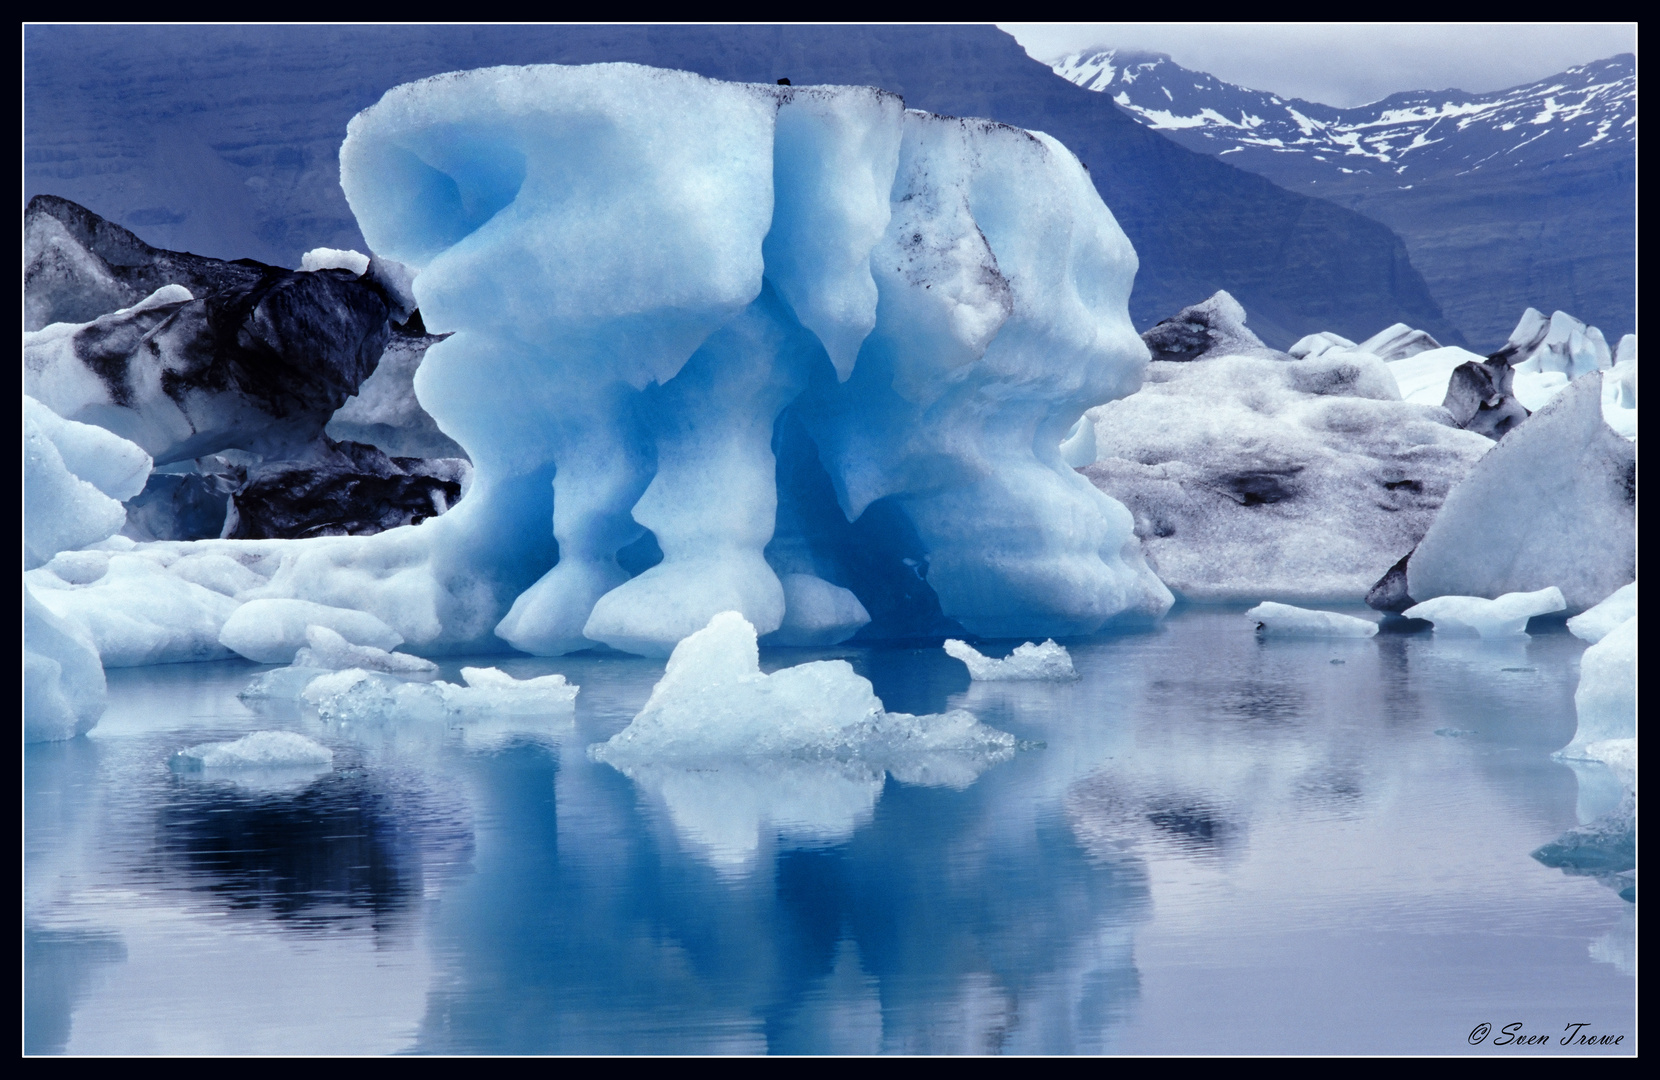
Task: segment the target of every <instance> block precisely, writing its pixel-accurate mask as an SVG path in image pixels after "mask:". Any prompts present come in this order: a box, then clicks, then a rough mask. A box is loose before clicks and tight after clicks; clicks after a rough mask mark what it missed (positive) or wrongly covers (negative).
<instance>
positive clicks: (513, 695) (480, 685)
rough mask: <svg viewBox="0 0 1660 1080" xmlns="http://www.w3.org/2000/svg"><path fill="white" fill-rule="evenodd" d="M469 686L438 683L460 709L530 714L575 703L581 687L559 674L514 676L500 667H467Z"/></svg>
mask: <svg viewBox="0 0 1660 1080" xmlns="http://www.w3.org/2000/svg"><path fill="white" fill-rule="evenodd" d="M461 678H462V680H463V681H465V682H466V684H467V685H466V686H464V687H463V686H456V685H454V684H453V683H439V684H438V685H439V687H440V688H441V689H442V690H443V692H444V696H445V700H447V701H449V702H450V704H451V705H453V706H454V707H456V708H458V709H462V710H468V709H474V710H480V711H483V710H489V711H491V712H511V713H523V714H530V715H541V714H543V713H552V712H560V711H563V710H565V709H568V708H572V707H574V704H575V702H576V695H577V692H578V690H580V689H581V688H580V687H576V686H572V685H571V684H570V683H568V682H566V681H565V676H563V675H559V674H553V675H542V676H538V677H537V678H533V679H515V678H514V677H513V676H511V675H509V674H508V673H507V672H505V671H502V670H501V669H500V668H493V667H487V668H477V667H464V668H462V669H461Z"/></svg>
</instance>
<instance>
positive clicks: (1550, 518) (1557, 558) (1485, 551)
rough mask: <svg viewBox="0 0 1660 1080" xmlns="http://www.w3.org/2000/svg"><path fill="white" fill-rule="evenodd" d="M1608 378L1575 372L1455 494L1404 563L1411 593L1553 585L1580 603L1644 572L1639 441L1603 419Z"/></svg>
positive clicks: (1492, 592)
mask: <svg viewBox="0 0 1660 1080" xmlns="http://www.w3.org/2000/svg"><path fill="white" fill-rule="evenodd" d="M1601 380H1602V375H1601V374H1600V373H1598V372H1593V373H1591V374H1589V375H1587V376H1585V377H1584V378H1581V379H1577V380H1575V381H1574V383H1573V384H1572V385H1571V386H1569V388H1568V389H1567V390H1565V391H1563V392H1562V393H1561V394H1560V395H1558V396H1557V398H1556V399H1555V400H1554V401H1552V402H1551V403H1550V404H1549V405H1547V406H1546V407H1545V408H1544V409H1541V410H1540V411H1539V412H1537V413H1535V414H1534V415H1533V416H1532V417H1530V418H1529V419H1528V420H1527V422H1526V423H1524V424H1522V425H1520V426H1519V427H1517V428H1516V429H1515V430H1514V431H1512V432H1511V433H1510V434H1508V435H1506V436H1505V437H1504V439H1503V441H1502V442H1500V443H1499V444H1498V445H1497V446H1495V447H1493V448H1492V450H1490V451H1489V452H1488V453H1487V455H1486V456H1485V457H1483V458H1482V459H1481V460H1480V461H1479V462H1478V463H1477V464H1476V466H1475V468H1473V469H1471V470H1470V474H1469V475H1468V476H1467V477H1465V478H1464V480H1463V481H1462V482H1461V483H1459V484H1458V486H1457V487H1455V488H1453V489H1452V491H1450V492H1448V493H1447V497H1446V501H1445V502H1444V503H1443V504H1442V505H1441V509H1440V512H1439V513H1437V514H1436V516H1435V521H1434V523H1433V524H1431V525H1430V527H1429V530H1428V531H1427V532H1426V533H1425V534H1424V537H1423V540H1422V541H1421V542H1420V543H1419V544H1418V547H1417V550H1416V551H1413V552H1412V555H1411V557H1410V559H1409V560H1408V562H1407V567H1406V584H1407V589H1406V591H1407V593H1408V594H1409V595H1410V596H1411V597H1412V598H1414V599H1417V600H1426V599H1428V598H1430V597H1433V596H1487V597H1495V596H1499V595H1501V594H1503V593H1512V592H1527V591H1531V590H1536V589H1541V588H1544V587H1546V586H1556V587H1559V588H1560V589H1561V590H1562V595H1563V597H1564V598H1565V599H1566V600H1567V603H1568V611H1569V612H1570V613H1573V614H1577V613H1578V612H1580V611H1583V610H1585V609H1586V608H1589V607H1590V606H1591V605H1592V604H1595V603H1597V602H1598V601H1600V600H1602V599H1603V598H1604V597H1606V596H1608V595H1609V594H1610V593H1612V592H1613V591H1614V590H1615V589H1617V588H1619V587H1620V586H1621V585H1624V584H1625V583H1626V582H1628V581H1631V580H1633V579H1634V578H1635V577H1636V576H1637V531H1636V529H1637V518H1636V483H1637V475H1636V448H1635V447H1634V446H1633V445H1632V444H1631V443H1629V442H1627V441H1626V440H1625V439H1622V438H1620V437H1619V436H1618V435H1616V434H1615V433H1614V432H1613V431H1611V430H1609V427H1608V425H1607V424H1605V423H1604V422H1603V419H1602V385H1601ZM1400 550H1402V551H1406V550H1408V548H1407V547H1405V546H1403V547H1402V548H1401V549H1400Z"/></svg>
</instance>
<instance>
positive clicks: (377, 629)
mask: <svg viewBox="0 0 1660 1080" xmlns="http://www.w3.org/2000/svg"><path fill="white" fill-rule="evenodd" d="M310 626H326V627H328V628H329V629H330V630H333V631H335V632H336V633H338V634H339V635H340V636H341V637H343V638H345V639H346V640H347V641H349V642H351V643H352V644H354V645H370V646H373V647H374V648H377V649H384V650H386V651H387V652H390V651H391V650H393V649H395V648H397V647H398V646H399V645H402V644H403V637H402V636H401V635H400V634H399V633H398V632H397V631H396V630H393V629H392V628H391V627H389V626H387V625H386V624H385V623H383V622H381V621H380V620H379V619H377V618H375V617H374V616H373V615H369V614H367V613H365V612H362V611H352V610H350V609H347V608H337V607H329V606H328V605H326V604H314V603H312V602H311V601H309V600H250V601H248V602H247V603H246V604H243V605H242V606H241V607H239V608H237V609H236V611H235V613H234V614H232V615H231V617H230V618H228V619H226V620H225V625H224V628H223V629H222V630H220V632H219V642H220V644H222V645H224V646H225V647H226V648H227V649H230V650H231V651H232V652H235V653H238V654H240V655H242V656H245V657H247V658H248V659H249V660H257V661H258V662H260V663H262V664H287V663H292V662H293V660H294V654H295V653H297V652H298V651H299V650H300V648H301V647H302V646H304V645H305V644H306V628H307V627H310Z"/></svg>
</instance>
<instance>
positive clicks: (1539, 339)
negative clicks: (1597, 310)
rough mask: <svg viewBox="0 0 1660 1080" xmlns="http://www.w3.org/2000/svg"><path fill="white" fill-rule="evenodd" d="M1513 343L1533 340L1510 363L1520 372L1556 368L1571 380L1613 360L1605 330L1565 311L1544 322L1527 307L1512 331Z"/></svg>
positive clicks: (1511, 340)
mask: <svg viewBox="0 0 1660 1080" xmlns="http://www.w3.org/2000/svg"><path fill="white" fill-rule="evenodd" d="M1541 330H1542V331H1543V332H1542V334H1541ZM1510 343H1512V344H1523V345H1527V344H1531V347H1528V348H1525V350H1524V351H1522V352H1520V353H1519V354H1518V355H1516V356H1514V357H1513V358H1512V359H1511V367H1513V368H1515V369H1516V371H1517V374H1518V375H1520V374H1524V373H1530V372H1552V371H1554V372H1560V373H1562V374H1564V375H1566V376H1567V377H1568V379H1569V380H1570V381H1572V380H1574V379H1577V378H1579V377H1580V376H1581V375H1586V374H1589V373H1590V372H1593V371H1599V370H1603V369H1606V368H1610V367H1612V366H1613V364H1614V361H1613V354H1612V352H1611V351H1610V350H1609V348H1608V341H1607V339H1605V338H1604V337H1603V335H1602V331H1601V330H1598V329H1597V328H1596V327H1594V326H1586V325H1585V324H1584V323H1582V322H1580V321H1579V320H1578V319H1576V318H1574V317H1573V316H1572V315H1569V314H1568V313H1567V312H1565V311H1558V312H1556V313H1555V314H1553V315H1552V316H1551V317H1550V320H1549V322H1545V321H1544V316H1542V315H1541V314H1540V313H1539V312H1538V311H1536V310H1534V309H1533V308H1528V309H1527V311H1526V312H1524V313H1523V315H1522V319H1521V322H1519V323H1518V324H1517V325H1516V329H1515V330H1514V331H1513V332H1512V333H1511V335H1510Z"/></svg>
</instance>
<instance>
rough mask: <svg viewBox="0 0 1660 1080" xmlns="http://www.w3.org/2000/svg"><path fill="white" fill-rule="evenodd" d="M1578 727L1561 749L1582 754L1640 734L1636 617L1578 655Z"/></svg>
mask: <svg viewBox="0 0 1660 1080" xmlns="http://www.w3.org/2000/svg"><path fill="white" fill-rule="evenodd" d="M1574 711H1575V712H1577V713H1578V714H1579V727H1578V729H1577V730H1575V732H1574V737H1573V741H1572V742H1571V743H1569V744H1568V746H1567V748H1565V749H1564V750H1563V751H1562V754H1563V756H1565V757H1582V756H1584V755H1585V750H1586V748H1588V747H1589V746H1590V744H1592V743H1595V742H1599V741H1602V740H1605V739H1633V738H1636V736H1637V617H1636V616H1635V615H1633V616H1632V617H1631V618H1629V619H1627V620H1626V621H1625V622H1623V623H1621V624H1620V625H1619V626H1617V627H1615V628H1614V629H1613V630H1611V631H1610V632H1609V633H1608V634H1607V636H1605V637H1604V638H1603V639H1602V640H1601V641H1599V642H1597V643H1596V644H1595V645H1592V646H1591V647H1590V648H1588V649H1586V650H1585V652H1584V654H1583V655H1582V656H1580V658H1579V687H1578V689H1576V690H1575V691H1574Z"/></svg>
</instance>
